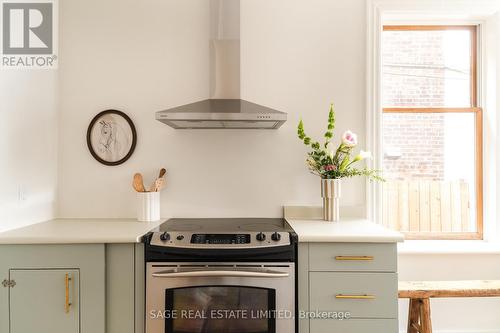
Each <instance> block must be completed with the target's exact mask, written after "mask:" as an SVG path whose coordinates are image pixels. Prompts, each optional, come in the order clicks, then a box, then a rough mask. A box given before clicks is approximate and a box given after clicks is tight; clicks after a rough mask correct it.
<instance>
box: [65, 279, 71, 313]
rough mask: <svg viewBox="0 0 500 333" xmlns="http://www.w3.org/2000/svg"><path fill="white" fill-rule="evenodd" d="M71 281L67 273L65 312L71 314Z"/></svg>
mask: <svg viewBox="0 0 500 333" xmlns="http://www.w3.org/2000/svg"><path fill="white" fill-rule="evenodd" d="M69 281H71V277H70V276H69V274H68V273H66V276H65V277H64V283H65V286H66V297H65V301H64V312H66V313H69V309H70V307H71V303H70V302H69Z"/></svg>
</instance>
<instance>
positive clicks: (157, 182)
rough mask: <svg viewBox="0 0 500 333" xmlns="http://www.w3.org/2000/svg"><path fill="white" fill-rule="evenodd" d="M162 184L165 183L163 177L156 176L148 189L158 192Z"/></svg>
mask: <svg viewBox="0 0 500 333" xmlns="http://www.w3.org/2000/svg"><path fill="white" fill-rule="evenodd" d="M164 184H165V178H156V180H155V182H154V184H153V185H151V188H150V191H151V192H160V191H161V189H162V188H163V185H164Z"/></svg>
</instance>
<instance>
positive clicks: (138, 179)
mask: <svg viewBox="0 0 500 333" xmlns="http://www.w3.org/2000/svg"><path fill="white" fill-rule="evenodd" d="M132 185H133V187H134V189H135V190H136V191H137V192H146V189H145V188H144V180H143V179H142V175H141V174H140V173H136V174H135V175H134V181H133V183H132Z"/></svg>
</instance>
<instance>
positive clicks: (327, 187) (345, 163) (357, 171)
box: [297, 104, 383, 221]
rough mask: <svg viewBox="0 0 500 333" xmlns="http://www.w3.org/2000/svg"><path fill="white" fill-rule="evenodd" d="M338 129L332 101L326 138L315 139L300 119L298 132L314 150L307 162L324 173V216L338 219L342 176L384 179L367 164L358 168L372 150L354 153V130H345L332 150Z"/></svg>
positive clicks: (322, 177) (355, 143) (317, 170)
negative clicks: (322, 140)
mask: <svg viewBox="0 0 500 333" xmlns="http://www.w3.org/2000/svg"><path fill="white" fill-rule="evenodd" d="M334 129H335V112H334V108H333V104H331V105H330V112H329V113H328V129H327V131H326V132H325V134H324V138H325V141H324V142H323V144H320V143H319V142H318V141H312V140H311V138H310V137H309V136H307V135H306V133H305V131H304V123H303V121H302V120H300V122H299V126H298V128H297V134H298V137H299V139H300V140H302V141H303V142H304V144H305V145H306V146H308V147H311V151H310V152H309V153H308V154H307V156H308V157H307V160H306V163H307V166H308V167H309V170H310V171H311V172H312V173H314V174H315V175H318V176H320V177H321V194H322V197H323V217H324V219H325V220H328V221H337V220H338V219H339V218H340V216H339V215H340V214H339V200H340V179H342V178H348V177H355V176H365V177H368V178H369V179H371V180H381V181H383V178H382V177H381V176H380V175H379V171H378V170H372V169H368V168H366V167H363V168H357V167H356V165H357V163H358V162H360V161H362V160H364V159H367V158H371V157H372V155H371V153H370V152H367V151H364V150H360V152H359V153H358V154H356V155H354V156H353V150H354V148H355V147H356V146H357V144H358V138H357V135H356V134H354V133H353V132H351V131H346V132H344V134H343V135H342V140H341V143H340V144H339V146H338V147H337V149H335V150H330V147H329V146H330V144H331V141H332V138H333V130H334Z"/></svg>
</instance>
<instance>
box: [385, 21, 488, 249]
mask: <svg viewBox="0 0 500 333" xmlns="http://www.w3.org/2000/svg"><path fill="white" fill-rule="evenodd" d="M442 30H469V31H470V33H471V54H470V59H471V68H470V75H471V77H470V105H471V106H470V107H460V108H455V107H453V108H450V107H443V108H435V107H433V108H425V107H424V108H418V107H417V108H411V107H391V108H382V112H383V113H473V114H474V117H475V160H476V164H475V179H476V184H475V185H476V186H475V190H476V231H475V232H403V234H404V235H405V238H406V239H425V240H429V239H436V240H446V239H451V240H460V239H461V240H478V239H483V110H482V108H481V107H479V106H478V99H477V95H478V91H477V90H478V85H477V80H478V78H477V59H478V57H477V39H478V29H477V26H476V25H384V26H383V31H442Z"/></svg>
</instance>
